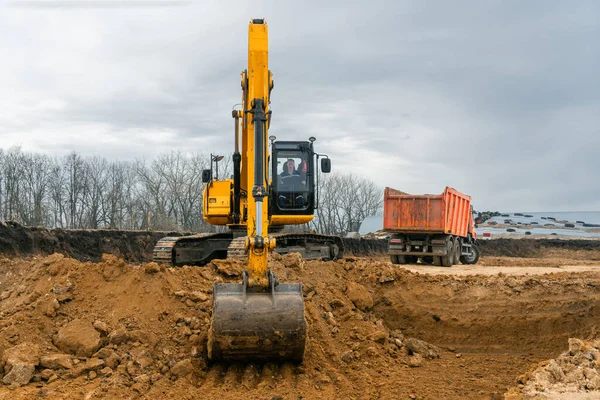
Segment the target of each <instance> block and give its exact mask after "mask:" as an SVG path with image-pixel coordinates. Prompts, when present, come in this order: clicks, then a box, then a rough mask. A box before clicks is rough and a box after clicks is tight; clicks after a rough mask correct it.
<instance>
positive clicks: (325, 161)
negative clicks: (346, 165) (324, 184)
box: [321, 158, 331, 174]
mask: <svg viewBox="0 0 600 400" xmlns="http://www.w3.org/2000/svg"><path fill="white" fill-rule="evenodd" d="M321 172H323V173H324V174H328V173H330V172H331V160H330V159H329V158H321Z"/></svg>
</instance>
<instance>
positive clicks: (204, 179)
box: [202, 169, 212, 183]
mask: <svg viewBox="0 0 600 400" xmlns="http://www.w3.org/2000/svg"><path fill="white" fill-rule="evenodd" d="M210 172H211V171H210V169H203V170H202V183H208V182H210V178H212V176H211V175H212V174H211V173H210Z"/></svg>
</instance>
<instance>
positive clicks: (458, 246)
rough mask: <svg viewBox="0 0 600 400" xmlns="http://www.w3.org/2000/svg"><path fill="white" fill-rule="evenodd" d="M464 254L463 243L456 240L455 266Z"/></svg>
mask: <svg viewBox="0 0 600 400" xmlns="http://www.w3.org/2000/svg"><path fill="white" fill-rule="evenodd" d="M461 253H462V243H461V242H460V239H459V238H455V239H454V265H456V264H458V262H459V261H460V256H461Z"/></svg>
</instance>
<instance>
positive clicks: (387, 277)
mask: <svg viewBox="0 0 600 400" xmlns="http://www.w3.org/2000/svg"><path fill="white" fill-rule="evenodd" d="M395 279H396V272H395V271H394V269H393V268H392V267H389V268H385V269H384V270H383V271H381V275H380V276H379V283H387V282H393V281H394V280H395Z"/></svg>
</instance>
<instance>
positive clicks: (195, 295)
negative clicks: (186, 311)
mask: <svg viewBox="0 0 600 400" xmlns="http://www.w3.org/2000/svg"><path fill="white" fill-rule="evenodd" d="M190 299H191V300H192V301H201V302H205V301H207V300H208V299H209V297H208V295H207V294H206V293H202V292H199V291H196V292H192V293H190Z"/></svg>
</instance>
